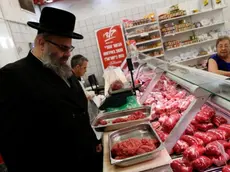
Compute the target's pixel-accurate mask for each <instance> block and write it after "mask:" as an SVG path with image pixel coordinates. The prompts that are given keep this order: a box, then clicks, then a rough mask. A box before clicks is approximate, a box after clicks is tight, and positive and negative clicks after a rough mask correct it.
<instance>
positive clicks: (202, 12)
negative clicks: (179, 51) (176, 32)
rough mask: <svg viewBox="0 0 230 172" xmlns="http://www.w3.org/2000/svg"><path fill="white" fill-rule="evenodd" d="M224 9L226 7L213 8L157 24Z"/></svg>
mask: <svg viewBox="0 0 230 172" xmlns="http://www.w3.org/2000/svg"><path fill="white" fill-rule="evenodd" d="M226 7H227V6H223V7H220V8H213V9H210V10H207V11H201V12H197V13H193V14H188V15H184V16H180V17H175V18H170V19H166V20H162V21H159V23H165V22H168V21H172V20H177V19H181V18H186V17H190V16H195V15H198V14H204V13H207V12H211V11H215V10H219V9H223V8H226Z"/></svg>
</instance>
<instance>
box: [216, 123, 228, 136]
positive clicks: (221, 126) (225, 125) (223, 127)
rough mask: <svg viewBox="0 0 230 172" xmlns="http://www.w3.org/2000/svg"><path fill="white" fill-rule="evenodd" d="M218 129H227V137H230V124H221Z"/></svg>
mask: <svg viewBox="0 0 230 172" xmlns="http://www.w3.org/2000/svg"><path fill="white" fill-rule="evenodd" d="M218 129H220V130H223V131H226V134H227V138H229V137H230V124H222V125H220V126H219V128H218ZM227 138H226V139H227Z"/></svg>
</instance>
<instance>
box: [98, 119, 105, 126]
mask: <svg viewBox="0 0 230 172" xmlns="http://www.w3.org/2000/svg"><path fill="white" fill-rule="evenodd" d="M98 123H99V125H107V121H105V120H103V119H102V120H99V122H98Z"/></svg>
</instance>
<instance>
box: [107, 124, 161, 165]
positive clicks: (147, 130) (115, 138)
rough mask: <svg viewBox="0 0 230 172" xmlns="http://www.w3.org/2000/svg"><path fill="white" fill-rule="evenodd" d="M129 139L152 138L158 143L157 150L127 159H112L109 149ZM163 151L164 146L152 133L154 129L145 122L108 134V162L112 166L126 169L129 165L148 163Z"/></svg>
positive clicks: (154, 133)
mask: <svg viewBox="0 0 230 172" xmlns="http://www.w3.org/2000/svg"><path fill="white" fill-rule="evenodd" d="M129 138H140V139H141V138H152V139H157V140H158V142H159V146H158V147H157V149H155V150H154V151H151V152H147V153H144V154H140V155H136V156H132V157H129V158H125V159H121V160H116V159H114V158H113V157H112V153H111V149H112V147H113V145H114V144H116V143H117V142H121V141H124V140H127V139H129ZM162 149H164V146H163V144H162V142H161V140H160V138H159V137H158V135H157V134H156V132H155V131H154V129H153V128H152V126H151V123H149V122H146V123H141V124H138V125H135V126H131V127H127V128H124V129H120V130H117V131H114V132H112V133H110V134H109V151H110V162H111V164H112V165H117V166H121V167H126V166H130V165H134V164H137V163H140V162H144V161H148V160H151V159H154V158H155V157H156V156H158V153H159V152H160V151H161V150H162Z"/></svg>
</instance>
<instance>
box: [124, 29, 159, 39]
mask: <svg viewBox="0 0 230 172" xmlns="http://www.w3.org/2000/svg"><path fill="white" fill-rule="evenodd" d="M155 32H160V31H159V29H156V30H151V31H148V32H143V33H138V34H135V35H127V38H128V39H130V38H134V37H138V36H142V35H143V34H150V33H155Z"/></svg>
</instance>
